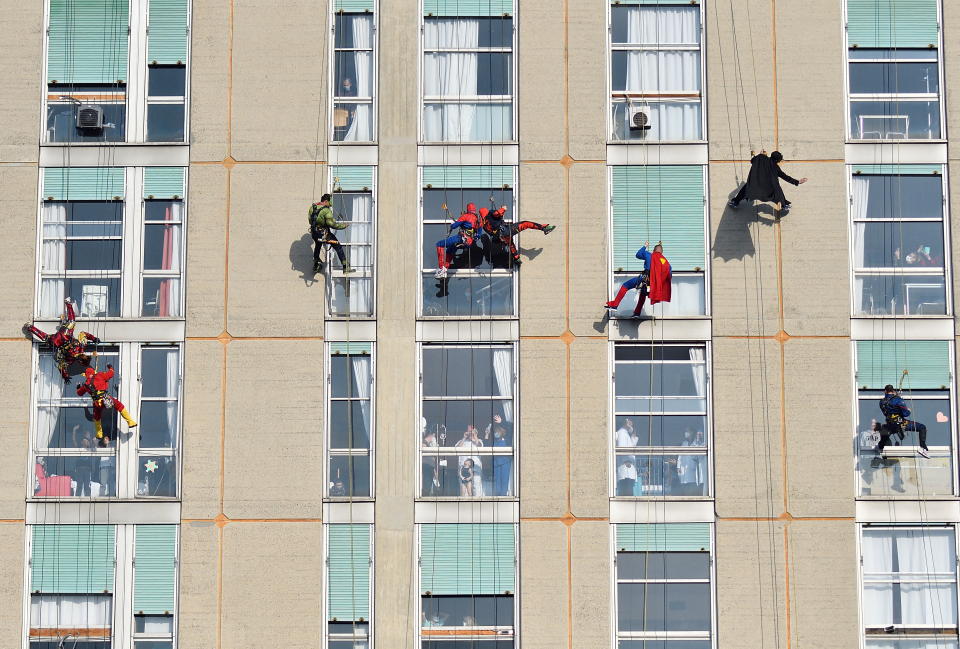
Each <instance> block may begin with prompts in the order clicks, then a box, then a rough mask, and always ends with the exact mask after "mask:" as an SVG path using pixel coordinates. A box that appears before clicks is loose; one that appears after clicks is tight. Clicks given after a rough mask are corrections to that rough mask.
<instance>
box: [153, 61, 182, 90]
mask: <svg viewBox="0 0 960 649" xmlns="http://www.w3.org/2000/svg"><path fill="white" fill-rule="evenodd" d="M148 84H149V86H148V89H147V94H148V95H149V96H151V97H183V96H184V95H185V94H186V87H187V66H185V65H151V66H149V81H148Z"/></svg>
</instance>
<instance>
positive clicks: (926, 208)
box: [853, 175, 943, 219]
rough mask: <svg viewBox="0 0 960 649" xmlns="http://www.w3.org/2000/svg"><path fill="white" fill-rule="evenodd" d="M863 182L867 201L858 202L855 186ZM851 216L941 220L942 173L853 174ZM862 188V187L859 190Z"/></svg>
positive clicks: (856, 187)
mask: <svg viewBox="0 0 960 649" xmlns="http://www.w3.org/2000/svg"><path fill="white" fill-rule="evenodd" d="M860 183H866V184H867V202H866V205H865V206H863V205H862V203H859V202H858V198H859V197H858V195H857V193H858V185H859V184H860ZM853 190H854V201H853V205H854V207H853V216H854V218H855V219H862V218H867V219H942V218H943V177H942V176H935V175H929V176H867V175H859V176H854V177H853ZM860 191H862V190H860Z"/></svg>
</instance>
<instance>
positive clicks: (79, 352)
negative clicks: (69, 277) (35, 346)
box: [23, 298, 100, 381]
mask: <svg viewBox="0 0 960 649" xmlns="http://www.w3.org/2000/svg"><path fill="white" fill-rule="evenodd" d="M63 303H64V306H65V307H66V312H65V313H64V314H63V315H61V316H60V325H59V326H58V327H57V332H56V333H54V334H52V335H51V334H48V333H46V332H43V331H41V330H40V329H37V328H36V327H34V326H33V325H32V324H30V323H29V322H28V323H27V324H25V325H23V330H24V332H26V333H28V334H29V335H31V336H32V337H33V338H35V339H36V340H37V342H41V343H47V344H48V345H50V346H51V347H53V360H54V362H55V363H56V364H57V369H58V370H60V376H62V377H63V380H64V381H69V380H70V371H69V370H70V366H71V365H73V364H74V363H75V362H79V363H80V364H81V365H84V366H89V365H90V356H88V355H87V354H86V353H85V351H86V348H87V345H90V344H96V343H98V342H100V339H99V338H97V337H96V336H94V335H93V334H91V333H88V332H86V331H81V332H80V333H78V334H77V335H76V336H74V333H73V330H74V328H75V327H76V325H77V323H76V319H77V312H76V311H75V310H74V308H73V302H71V301H70V298H67V299H66V300H64V301H63Z"/></svg>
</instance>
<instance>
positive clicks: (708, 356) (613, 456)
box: [607, 340, 714, 502]
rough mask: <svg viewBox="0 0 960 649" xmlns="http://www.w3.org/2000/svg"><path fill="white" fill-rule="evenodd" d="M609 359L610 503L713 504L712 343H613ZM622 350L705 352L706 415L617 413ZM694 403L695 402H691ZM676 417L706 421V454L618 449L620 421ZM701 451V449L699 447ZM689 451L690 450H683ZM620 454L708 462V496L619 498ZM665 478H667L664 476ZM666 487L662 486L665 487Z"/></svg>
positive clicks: (653, 448) (669, 448) (679, 449)
mask: <svg viewBox="0 0 960 649" xmlns="http://www.w3.org/2000/svg"><path fill="white" fill-rule="evenodd" d="M609 345H610V348H609V358H610V361H609V363H610V368H609V371H610V374H609V376H610V390H609V397H608V399H609V402H608V408H609V410H608V412H609V413H610V417H609V423H608V424H607V431H608V432H607V440H608V441H607V444H608V449H609V456H610V463H611V464H609V465H608V472H609V477H608V480H607V489H608V493H609V497H610V499H611V500H618V501H621V502H640V501H650V500H682V501H699V500H712V499H713V498H714V474H713V473H714V471H713V444H714V439H713V363H712V359H713V348H712V341H709V340H704V341H693V342H682V341H663V342H656V341H654V342H653V343H652V344H651V343H645V342H640V341H629V342H627V341H611V342H610V343H609ZM618 346H621V347H627V346H632V347H650V348H654V349H655V348H658V347H688V348H689V347H697V348H700V349H702V350H703V354H704V359H703V367H704V381H705V384H704V397H703V398H704V401H705V403H706V407H705V408H704V410H703V412H702V413H700V412H696V413H694V412H673V411H664V412H659V413H658V412H654V411H651V412H648V413H646V414H636V413H626V414H624V413H618V411H617V405H616V404H617V393H616V380H617V379H616V372H617V363H618V361H617V358H616V348H617V347H618ZM621 362H625V363H630V364H635V365H652V364H654V363H659V364H664V363H666V364H676V365H687V364H689V365H691V366H693V365H694V362H693V361H690V362H689V363H688V362H686V361H666V362H664V361H653V360H651V361H643V360H640V361H621ZM690 400H691V401H692V400H694V398H692V397H691V398H690ZM674 415H681V416H682V415H691V416H698V417H700V416H702V417H703V418H704V421H705V425H704V431H703V435H704V445H703V447H702V448H703V452H691V451H689V448H690V447H684V446H661V447H658V446H635V447H618V446H616V433H617V428H618V427H617V419H618V418H619V417H634V418H636V419H642V418H645V417H651V418H653V417H664V416H674ZM696 448H701V447H696ZM684 449H687V450H684ZM618 453H619V454H621V455H622V454H630V455H634V456H636V457H638V458H639V457H649V458H655V457H660V456H667V455H676V456H678V457H679V456H682V455H690V456H696V457H703V458H704V459H705V462H704V467H705V471H706V489H705V491H706V493H704V494H703V495H700V496H685V495H679V494H670V495H665V494H662V493H661V494H659V495H656V494H654V495H647V496H618V495H617V466H618V463H617V457H618ZM664 477H665V476H664ZM662 486H663V485H661V487H662Z"/></svg>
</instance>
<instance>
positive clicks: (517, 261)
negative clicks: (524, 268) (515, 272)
mask: <svg viewBox="0 0 960 649" xmlns="http://www.w3.org/2000/svg"><path fill="white" fill-rule="evenodd" d="M513 265H514V267H516V268H520V266H521V265H523V260H522V259H520V255H517V256H516V257H514V258H513Z"/></svg>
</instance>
